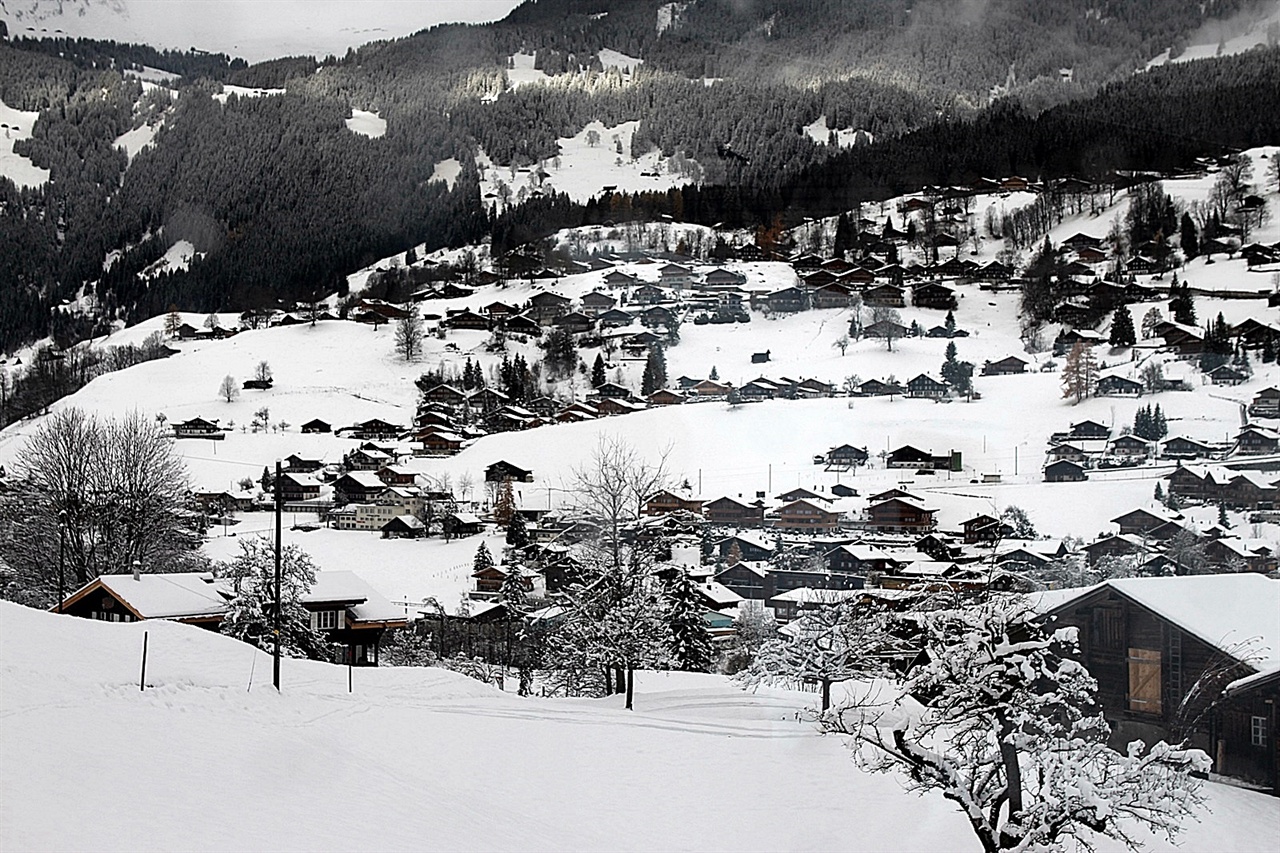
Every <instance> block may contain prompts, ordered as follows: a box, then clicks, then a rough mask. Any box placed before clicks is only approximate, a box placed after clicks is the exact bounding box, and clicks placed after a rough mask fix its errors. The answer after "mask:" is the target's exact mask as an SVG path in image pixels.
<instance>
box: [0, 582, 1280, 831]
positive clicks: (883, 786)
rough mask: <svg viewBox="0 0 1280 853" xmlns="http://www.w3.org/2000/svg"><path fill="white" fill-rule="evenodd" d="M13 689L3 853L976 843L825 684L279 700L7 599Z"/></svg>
mask: <svg viewBox="0 0 1280 853" xmlns="http://www.w3.org/2000/svg"><path fill="white" fill-rule="evenodd" d="M144 631H145V632H147V633H148V635H149V636H148V659H147V677H146V684H147V689H146V690H145V691H140V690H139V686H138V685H139V663H140V652H141V647H142V635H143V632H144ZM0 676H2V677H3V683H4V690H3V691H0V717H2V718H3V719H4V725H3V726H0V754H2V755H3V756H4V759H5V760H4V761H3V762H0V849H4V850H14V851H17V850H24V851H26V850H31V851H38V850H103V851H105V850H122V851H123V850H139V849H154V850H175V849H182V850H351V849H366V850H375V849H376V850H459V851H462V850H477V851H478V850H499V849H500V850H539V851H543V850H548V851H549V850H849V851H862V850H865V851H891V850H903V851H920V850H935V851H941V850H947V851H966V850H977V849H979V848H978V846H977V843H976V841H975V839H974V838H973V836H972V835H971V833H970V830H969V828H968V826H967V823H966V821H965V820H964V818H963V817H962V816H961V815H960V814H959V812H957V810H956V809H955V807H954V806H953V805H951V804H950V803H948V802H946V801H945V800H943V799H942V798H941V797H940V796H925V797H917V796H915V795H911V794H908V793H905V792H904V791H903V790H902V786H901V782H900V781H899V780H898V779H896V778H895V777H893V776H877V775H869V774H866V773H864V772H862V771H861V770H859V768H858V767H857V765H856V764H855V763H854V761H853V760H852V759H851V757H850V753H849V752H848V750H847V749H845V747H844V745H843V743H842V741H841V739H840V738H838V737H834V736H829V737H823V736H821V735H819V734H818V733H816V732H815V731H814V729H813V728H812V727H811V726H809V725H807V724H804V723H800V722H797V720H796V712H797V711H798V710H800V709H802V708H804V707H810V706H811V705H812V702H813V700H814V698H815V697H814V696H813V695H812V694H796V693H789V692H785V691H780V690H761V691H760V692H758V693H755V694H751V693H744V692H742V691H740V690H739V689H738V688H737V687H736V686H734V685H733V684H731V683H730V682H728V681H727V680H726V679H724V678H722V677H720V676H711V675H691V674H682V673H640V674H639V678H638V686H637V689H636V700H635V705H636V710H635V711H632V712H628V711H625V710H623V709H622V706H621V697H615V698H613V699H607V700H585V699H578V700H549V699H539V698H520V697H516V696H515V695H513V694H511V693H502V692H499V691H498V690H496V689H494V688H492V687H488V686H485V685H482V684H480V683H479V682H477V681H472V680H470V679H467V678H465V677H463V676H461V675H457V674H454V673H451V672H448V671H446V670H442V669H396V668H379V669H356V670H354V672H353V673H352V676H353V679H352V681H353V684H352V687H353V690H352V692H350V693H348V692H347V676H348V672H347V670H346V669H345V668H344V667H338V666H332V665H329V664H322V663H313V662H306V661H292V660H286V661H285V662H284V665H283V667H282V685H283V692H282V693H281V694H276V692H275V691H274V690H273V689H272V687H271V661H270V658H269V657H268V656H267V655H265V654H264V653H262V652H258V651H256V650H254V649H253V648H251V647H249V646H247V645H244V644H241V643H239V642H236V641H234V640H230V639H228V638H225V637H221V636H218V635H216V634H211V633H209V632H206V631H204V630H202V629H199V628H193V627H190V626H184V625H177V624H172V623H165V622H147V623H145V624H132V625H128V624H113V623H100V622H92V621H89V620H82V619H75V618H72V617H62V616H55V615H51V614H44V613H38V612H36V611H32V610H28V609H26V608H22V607H19V606H18V605H15V604H11V603H9V602H2V603H0ZM499 780H500V781H499ZM730 783H732V795H731V796H728V795H726V791H727V790H728V788H727V786H728V785H729V784H730ZM1206 787H1207V792H1208V800H1209V805H1210V808H1211V810H1212V811H1211V812H1210V813H1208V814H1206V815H1204V816H1203V821H1202V822H1201V823H1199V824H1193V825H1192V826H1190V827H1189V828H1188V830H1187V832H1186V833H1185V835H1184V836H1183V837H1182V841H1183V847H1182V848H1181V849H1184V850H1193V851H1207V850H1214V851H1222V853H1229V851H1261V850H1267V849H1273V845H1272V843H1273V842H1274V839H1275V837H1276V832H1277V831H1280V816H1278V814H1277V810H1276V808H1275V800H1274V799H1273V798H1271V797H1267V796H1264V795H1261V794H1255V793H1251V792H1247V791H1243V790H1240V789H1236V788H1230V787H1225V786H1221V785H1217V784H1213V783H1210V784H1208V785H1207V786H1206ZM55 804H56V805H55ZM1140 837H1143V838H1144V840H1145V837H1144V836H1140ZM1101 849H1102V850H1103V851H1108V853H1110V851H1113V850H1116V849H1117V848H1116V847H1115V846H1114V845H1103V846H1102V847H1101ZM1149 849H1151V850H1156V851H1163V850H1172V849H1175V848H1171V847H1170V846H1169V845H1168V844H1167V843H1165V842H1163V841H1161V840H1158V839H1151V846H1150V848H1149Z"/></svg>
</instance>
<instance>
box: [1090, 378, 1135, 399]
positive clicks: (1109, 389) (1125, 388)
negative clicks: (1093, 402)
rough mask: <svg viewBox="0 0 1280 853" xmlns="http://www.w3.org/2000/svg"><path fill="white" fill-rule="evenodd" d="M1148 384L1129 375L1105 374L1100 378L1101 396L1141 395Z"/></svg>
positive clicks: (1099, 394) (1099, 392)
mask: <svg viewBox="0 0 1280 853" xmlns="http://www.w3.org/2000/svg"><path fill="white" fill-rule="evenodd" d="M1146 390H1147V389H1146V386H1145V385H1143V384H1142V383H1141V382H1138V381H1137V380H1135V379H1130V378H1128V377H1127V376H1104V377H1102V378H1101V379H1099V380H1098V396H1100V397H1141V396H1142V394H1143V392H1144V391H1146Z"/></svg>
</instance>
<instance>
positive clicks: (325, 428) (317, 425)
mask: <svg viewBox="0 0 1280 853" xmlns="http://www.w3.org/2000/svg"><path fill="white" fill-rule="evenodd" d="M300 429H301V430H302V433H303V434H304V435H306V434H309V433H327V432H333V425H332V424H330V423H329V422H328V421H322V420H320V419H319V418H313V419H312V420H309V421H307V422H306V423H305V424H303V425H302V426H301V427H300Z"/></svg>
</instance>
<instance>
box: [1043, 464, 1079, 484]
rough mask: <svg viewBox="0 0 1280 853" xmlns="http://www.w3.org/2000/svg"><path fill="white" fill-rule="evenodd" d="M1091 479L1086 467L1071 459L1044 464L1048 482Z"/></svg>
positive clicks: (1071, 481)
mask: <svg viewBox="0 0 1280 853" xmlns="http://www.w3.org/2000/svg"><path fill="white" fill-rule="evenodd" d="M1087 479H1089V475H1088V474H1086V473H1085V471H1084V467H1083V466H1081V465H1080V464H1079V463H1077V462H1072V461H1071V460H1070V459H1059V460H1058V461H1057V462H1051V463H1049V464H1048V465H1046V466H1044V481H1045V482H1046V483H1074V482H1080V481H1082V480H1087Z"/></svg>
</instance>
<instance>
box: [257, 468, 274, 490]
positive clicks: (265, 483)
mask: <svg viewBox="0 0 1280 853" xmlns="http://www.w3.org/2000/svg"><path fill="white" fill-rule="evenodd" d="M258 483H259V484H260V485H261V486H262V491H264V492H266V493H267V494H272V491H273V490H272V485H273V484H274V483H275V475H273V474H272V473H271V469H270V468H269V467H267V466H266V465H263V466H262V479H260V480H258Z"/></svg>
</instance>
